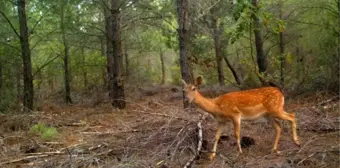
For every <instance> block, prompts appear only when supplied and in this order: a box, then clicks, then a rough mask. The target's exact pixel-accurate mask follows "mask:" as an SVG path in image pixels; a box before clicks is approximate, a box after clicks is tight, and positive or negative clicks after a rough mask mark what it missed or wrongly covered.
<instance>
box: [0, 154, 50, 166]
mask: <svg viewBox="0 0 340 168" xmlns="http://www.w3.org/2000/svg"><path fill="white" fill-rule="evenodd" d="M47 156H49V155H34V156H26V157H23V158H19V159H14V160H10V161H7V162H2V163H0V166H3V165H6V164H11V163H17V162H22V161H30V160H32V159H38V158H43V157H47Z"/></svg>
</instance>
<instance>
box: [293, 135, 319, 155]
mask: <svg viewBox="0 0 340 168" xmlns="http://www.w3.org/2000/svg"><path fill="white" fill-rule="evenodd" d="M315 137H316V136H313V137H312V138H311V140H309V141H308V142H307V143H305V144H304V145H303V146H302V147H301V149H300V150H299V151H298V152H297V153H300V152H301V151H302V149H304V148H305V147H306V146H307V145H308V144H310V143H311V142H313V141H314V140H315V139H316V138H315Z"/></svg>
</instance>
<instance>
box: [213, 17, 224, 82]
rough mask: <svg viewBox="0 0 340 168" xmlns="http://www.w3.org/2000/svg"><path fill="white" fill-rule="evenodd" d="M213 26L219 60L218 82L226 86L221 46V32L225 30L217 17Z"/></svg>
mask: <svg viewBox="0 0 340 168" xmlns="http://www.w3.org/2000/svg"><path fill="white" fill-rule="evenodd" d="M212 26H213V36H214V46H215V55H216V62H217V74H218V82H219V84H220V86H224V75H223V66H222V58H223V57H222V54H223V53H222V46H221V33H222V31H223V28H222V27H219V26H220V25H218V22H217V19H216V18H213V19H212Z"/></svg>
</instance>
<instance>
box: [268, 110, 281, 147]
mask: <svg viewBox="0 0 340 168" xmlns="http://www.w3.org/2000/svg"><path fill="white" fill-rule="evenodd" d="M266 119H267V120H268V121H269V122H270V123H271V124H272V126H273V128H274V129H275V139H274V144H273V152H274V153H280V152H279V151H278V150H277V145H278V143H279V140H280V137H281V131H282V126H281V123H280V121H279V120H277V119H275V118H273V117H270V116H268V117H266Z"/></svg>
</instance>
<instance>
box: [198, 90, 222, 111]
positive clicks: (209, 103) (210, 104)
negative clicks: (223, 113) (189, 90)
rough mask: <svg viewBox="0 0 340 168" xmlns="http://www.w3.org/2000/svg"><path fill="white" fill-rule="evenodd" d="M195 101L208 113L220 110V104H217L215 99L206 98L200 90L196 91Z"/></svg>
mask: <svg viewBox="0 0 340 168" xmlns="http://www.w3.org/2000/svg"><path fill="white" fill-rule="evenodd" d="M194 103H195V104H196V105H197V106H198V107H200V108H201V109H203V110H205V111H207V112H208V113H211V114H214V113H216V112H218V106H217V105H216V104H215V99H210V98H205V97H204V96H202V95H201V94H200V93H199V92H196V93H195V99H194Z"/></svg>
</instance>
